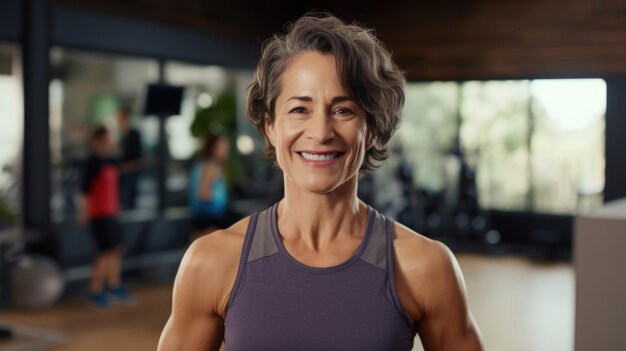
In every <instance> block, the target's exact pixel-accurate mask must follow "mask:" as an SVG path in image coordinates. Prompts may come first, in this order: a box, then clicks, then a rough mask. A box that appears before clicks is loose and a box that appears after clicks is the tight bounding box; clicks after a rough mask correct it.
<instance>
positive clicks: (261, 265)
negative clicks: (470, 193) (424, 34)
mask: <svg viewBox="0 0 626 351" xmlns="http://www.w3.org/2000/svg"><path fill="white" fill-rule="evenodd" d="M403 88H404V78H403V75H402V73H401V72H400V71H399V70H398V68H397V67H396V65H395V64H394V63H393V61H392V60H391V57H390V55H389V53H388V52H387V51H386V50H385V49H384V48H383V47H382V45H381V44H380V43H379V42H378V41H377V40H376V39H375V38H374V37H373V36H372V35H371V33H370V32H369V31H367V30H366V29H363V28H361V27H359V26H356V25H346V24H344V23H343V22H341V21H340V20H338V19H336V18H334V17H332V16H321V17H316V16H310V15H309V16H304V17H302V18H300V19H299V20H298V21H296V22H295V23H294V24H293V25H292V26H291V27H290V28H289V31H288V33H287V34H286V35H280V36H278V35H277V36H274V37H273V38H272V39H271V40H269V41H268V42H267V43H266V44H265V45H264V47H263V52H262V56H261V59H260V61H259V63H258V66H257V71H256V78H255V80H254V82H253V83H252V85H251V86H250V88H249V96H248V117H249V118H250V120H251V121H252V122H253V123H254V124H255V125H256V127H257V129H258V130H259V131H260V132H261V133H262V134H263V135H264V136H265V138H266V150H265V151H266V154H267V156H268V157H269V158H271V159H273V160H275V162H276V164H277V165H278V166H279V167H280V169H281V170H282V171H283V173H284V186H285V196H284V198H283V199H282V200H280V201H279V202H277V203H276V204H275V205H273V206H272V207H270V208H269V209H266V210H265V211H262V212H260V213H255V214H253V215H252V216H250V217H247V218H245V219H243V220H241V221H239V222H237V223H235V224H234V225H233V226H231V227H230V228H228V229H227V230H222V231H218V232H216V233H215V234H213V235H210V236H208V237H205V238H202V239H200V240H197V241H196V242H195V243H194V244H193V245H192V246H191V247H190V249H189V251H188V252H187V253H186V255H185V257H184V259H183V262H182V264H181V267H180V270H179V273H178V276H177V278H176V282H175V285H174V296H173V308H172V315H171V317H170V319H169V321H168V322H167V324H166V326H165V329H164V331H163V334H162V336H161V340H160V345H159V346H160V350H206V349H210V350H217V349H218V348H219V346H220V344H221V342H222V340H224V343H225V346H226V349H227V350H228V351H238V350H411V348H412V346H413V338H414V336H415V334H416V332H418V333H419V335H420V338H421V340H422V342H423V344H424V346H425V349H426V350H455V351H456V350H481V349H482V346H481V342H480V337H479V333H478V329H477V327H476V326H475V324H474V322H473V319H472V317H471V315H470V313H469V311H468V308H467V303H466V299H465V287H464V283H463V278H462V275H461V271H460V269H459V267H458V265H457V263H456V261H455V259H454V256H453V255H452V254H451V253H450V251H449V250H448V249H447V248H446V247H445V246H444V245H442V244H440V243H438V242H435V241H431V240H428V239H427V238H425V237H423V236H421V235H419V234H417V233H415V232H413V231H411V230H410V229H408V228H406V227H404V226H402V225H400V224H398V223H395V222H393V221H391V220H388V219H387V218H385V217H384V216H382V215H381V214H380V213H378V212H377V211H376V210H374V209H373V208H371V207H369V206H368V205H367V204H365V203H363V202H362V201H360V200H359V199H358V198H357V195H356V194H357V180H358V177H359V176H360V175H362V174H364V173H366V172H367V171H369V170H371V169H373V168H374V167H375V166H376V165H377V164H378V162H380V161H382V160H384V159H385V158H386V157H387V152H388V151H387V142H388V141H389V139H390V138H391V136H392V134H393V132H394V130H395V129H396V128H397V126H398V123H399V118H400V113H401V110H402V106H403V104H404V93H403Z"/></svg>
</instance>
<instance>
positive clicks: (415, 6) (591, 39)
mask: <svg viewBox="0 0 626 351" xmlns="http://www.w3.org/2000/svg"><path fill="white" fill-rule="evenodd" d="M57 1H58V2H62V3H66V4H72V5H75V6H81V7H88V8H91V9H95V10H97V11H107V12H112V13H117V14H121V15H126V16H133V17H140V18H144V19H147V20H151V21H158V22H163V23H168V24H171V25H176V26H185V27H190V28H196V29H200V30H206V31H215V32H220V33H222V34H226V35H232V36H237V37H242V38H246V39H252V40H257V41H261V40H263V39H264V38H266V37H268V36H269V35H270V34H271V33H272V32H274V31H277V30H280V29H281V28H283V25H284V23H285V22H286V21H289V20H293V19H295V18H297V17H298V16H300V15H301V14H303V13H305V12H306V11H308V10H310V9H326V10H329V11H331V12H333V13H335V14H337V15H338V16H340V17H342V18H344V19H345V20H348V21H352V20H356V21H357V22H359V23H362V24H364V25H366V26H369V27H373V28H375V30H376V33H377V35H378V36H379V38H380V39H381V40H382V41H383V42H384V43H385V44H386V46H387V47H389V48H390V49H391V50H392V51H393V53H394V57H395V58H396V61H397V62H398V63H399V64H400V66H401V67H402V68H403V69H404V70H405V71H406V72H407V74H408V76H409V78H410V79H417V80H437V79H442V80H443V79H446V80H447V79H452V80H461V79H485V78H527V77H587V76H615V75H626V0H603V1H595V2H594V1H586V0H545V1H542V0H526V1H522V0H514V1H513V0H503V1H497V0H478V1H469V0H448V1H441V2H436V3H434V2H426V1H413V2H411V3H408V2H403V1H396V0H390V1H371V0H364V1H353V0H348V1H341V2H337V1H330V0H322V1H308V0H304V1H293V2H287V3H278V2H276V3H273V4H272V3H268V2H261V1H247V0H234V1H221V2H207V1H203V0H178V1H169V0H152V1H147V0H130V1H122V0H81V1H78V0H57Z"/></svg>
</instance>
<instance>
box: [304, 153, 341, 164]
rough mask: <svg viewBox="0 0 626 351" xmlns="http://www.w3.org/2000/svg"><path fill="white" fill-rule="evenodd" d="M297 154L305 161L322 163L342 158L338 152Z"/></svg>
mask: <svg viewBox="0 0 626 351" xmlns="http://www.w3.org/2000/svg"><path fill="white" fill-rule="evenodd" d="M297 154H298V155H300V156H301V157H302V158H303V159H305V160H307V161H314V162H324V161H332V160H334V159H336V158H338V157H340V156H342V155H343V154H344V153H343V152H338V151H330V152H313V151H298V152H297Z"/></svg>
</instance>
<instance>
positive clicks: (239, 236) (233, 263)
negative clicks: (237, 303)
mask: <svg viewBox="0 0 626 351" xmlns="http://www.w3.org/2000/svg"><path fill="white" fill-rule="evenodd" d="M248 223H249V217H246V218H243V219H242V220H240V221H238V222H237V223H235V224H233V225H232V226H230V227H229V228H226V229H222V230H217V231H215V232H213V233H211V234H207V235H204V236H202V237H200V238H198V239H196V240H195V241H194V242H193V243H192V244H191V245H190V246H189V248H188V249H187V252H186V253H185V256H184V258H183V260H182V262H181V266H180V269H179V273H178V278H177V279H181V280H183V279H184V280H186V281H188V282H189V283H190V284H185V285H188V286H190V288H191V287H193V288H194V289H198V288H199V287H202V286H203V287H204V289H207V290H205V291H199V290H196V291H197V292H198V293H199V294H203V295H204V296H207V297H209V299H207V302H209V303H211V305H212V306H210V308H211V309H212V310H214V311H215V312H216V313H217V314H218V315H220V316H222V315H224V314H225V308H226V304H227V301H228V296H229V294H230V290H231V289H232V286H233V285H234V282H235V279H236V274H237V269H238V267H239V260H240V257H241V249H242V247H243V242H244V238H245V233H246V230H247V227H248ZM199 281H210V282H211V284H202V285H200V286H198V285H197V284H195V283H197V282H199ZM200 290H201V289H200ZM211 297H212V298H211ZM211 300H212V301H211Z"/></svg>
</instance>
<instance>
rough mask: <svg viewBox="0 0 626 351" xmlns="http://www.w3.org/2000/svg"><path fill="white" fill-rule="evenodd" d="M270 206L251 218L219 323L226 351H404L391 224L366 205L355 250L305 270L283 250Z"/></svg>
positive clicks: (409, 338)
mask: <svg viewBox="0 0 626 351" xmlns="http://www.w3.org/2000/svg"><path fill="white" fill-rule="evenodd" d="M276 207H277V204H274V205H273V206H272V207H270V208H268V209H266V210H264V211H262V212H260V213H255V214H254V215H252V217H251V219H250V224H249V225H248V230H247V232H246V236H245V239H244V244H243V248H242V252H241V262H240V265H239V270H238V272H237V278H236V280H235V284H234V287H233V290H232V292H231V295H230V298H229V301H228V305H227V311H226V318H225V321H224V326H225V330H224V341H225V345H226V349H227V350H228V351H248V350H255V351H262V350H273V351H277V350H278V351H280V350H302V351H308V350H344V351H346V350H348V351H349V350H360V351H367V350H372V351H374V350H375V351H385V350H390V351H391V350H393V351H403V350H411V349H412V347H413V340H414V337H415V334H416V331H415V328H414V327H413V326H412V325H411V323H410V321H409V319H408V316H407V314H406V312H405V311H404V310H403V309H402V306H401V305H400V302H399V300H398V296H397V293H396V290H395V282H394V279H393V258H392V254H393V250H392V241H391V238H392V222H391V221H390V220H389V219H387V218H386V217H385V216H383V215H382V214H380V213H379V212H378V211H376V210H375V209H373V208H372V207H370V206H368V222H367V228H366V230H365V233H364V236H363V239H362V241H361V243H360V245H359V247H358V249H357V250H356V252H354V253H353V255H352V256H351V257H350V258H349V259H347V260H346V261H344V262H342V263H340V264H337V265H335V266H331V267H311V266H307V265H304V264H302V263H301V262H299V261H297V260H296V259H294V258H293V257H292V256H291V255H290V254H289V253H288V252H287V250H286V249H285V247H284V245H283V243H282V241H281V239H280V236H279V233H278V229H277V225H276Z"/></svg>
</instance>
